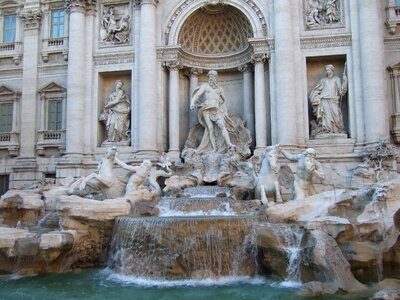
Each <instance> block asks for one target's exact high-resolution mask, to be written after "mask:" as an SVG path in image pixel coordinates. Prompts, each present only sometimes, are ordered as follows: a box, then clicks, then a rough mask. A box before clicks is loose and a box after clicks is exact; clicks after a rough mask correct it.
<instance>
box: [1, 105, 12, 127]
mask: <svg viewBox="0 0 400 300" xmlns="http://www.w3.org/2000/svg"><path fill="white" fill-rule="evenodd" d="M12 115H13V104H12V103H1V104H0V132H11V131H12Z"/></svg>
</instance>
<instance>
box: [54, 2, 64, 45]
mask: <svg viewBox="0 0 400 300" xmlns="http://www.w3.org/2000/svg"><path fill="white" fill-rule="evenodd" d="M51 37H52V38H61V37H64V9H55V10H52V11H51Z"/></svg>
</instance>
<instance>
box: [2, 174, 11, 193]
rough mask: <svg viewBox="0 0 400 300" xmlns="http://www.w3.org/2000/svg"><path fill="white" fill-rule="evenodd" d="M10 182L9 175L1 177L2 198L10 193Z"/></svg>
mask: <svg viewBox="0 0 400 300" xmlns="http://www.w3.org/2000/svg"><path fill="white" fill-rule="evenodd" d="M9 182H10V180H9V176H8V175H0V196H1V195H4V194H5V193H6V192H7V191H8V186H9Z"/></svg>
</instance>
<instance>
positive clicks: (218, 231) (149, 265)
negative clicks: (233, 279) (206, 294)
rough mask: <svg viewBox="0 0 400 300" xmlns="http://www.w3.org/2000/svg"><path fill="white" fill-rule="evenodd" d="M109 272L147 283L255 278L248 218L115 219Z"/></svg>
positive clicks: (254, 258) (250, 226)
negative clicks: (164, 280)
mask: <svg viewBox="0 0 400 300" xmlns="http://www.w3.org/2000/svg"><path fill="white" fill-rule="evenodd" d="M109 265H110V267H111V268H112V269H114V270H115V271H117V272H118V273H122V274H124V275H133V276H137V277H145V278H152V279H204V278H215V279H217V278H220V277H224V276H249V275H250V276H251V275H255V274H256V269H257V267H256V266H257V265H256V245H255V240H254V235H253V219H252V217H249V216H248V217H212V218H211V217H190V218H188V217H163V218H160V217H152V218H132V217H120V218H118V219H117V220H116V223H115V226H114V233H113V241H112V247H111V260H110V263H109Z"/></svg>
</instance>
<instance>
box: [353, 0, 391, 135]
mask: <svg viewBox="0 0 400 300" xmlns="http://www.w3.org/2000/svg"><path fill="white" fill-rule="evenodd" d="M358 4H359V5H358V9H359V16H360V17H359V28H360V35H359V37H360V53H361V77H362V90H363V102H364V120H365V139H366V142H375V141H378V140H381V139H387V138H388V137H389V119H388V107H387V103H386V99H385V90H386V85H385V73H384V72H385V65H384V47H383V39H382V29H381V18H380V15H381V11H380V8H381V5H380V1H376V0H359V1H358Z"/></svg>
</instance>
